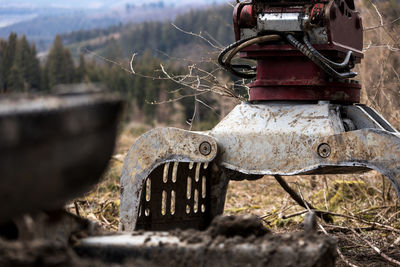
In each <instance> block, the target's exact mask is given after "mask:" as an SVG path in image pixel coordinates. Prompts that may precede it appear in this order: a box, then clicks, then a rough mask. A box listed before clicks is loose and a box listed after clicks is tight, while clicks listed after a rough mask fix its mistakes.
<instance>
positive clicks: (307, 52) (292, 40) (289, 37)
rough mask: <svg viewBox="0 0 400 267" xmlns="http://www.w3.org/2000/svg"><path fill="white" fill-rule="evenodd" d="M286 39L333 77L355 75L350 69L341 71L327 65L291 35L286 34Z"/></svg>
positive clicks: (342, 77)
mask: <svg viewBox="0 0 400 267" xmlns="http://www.w3.org/2000/svg"><path fill="white" fill-rule="evenodd" d="M286 39H287V41H288V42H289V43H290V44H291V45H293V46H294V47H296V48H297V49H298V50H299V51H300V52H301V53H302V54H303V55H305V56H306V57H308V58H309V59H310V60H311V61H312V62H314V63H315V64H316V65H317V66H318V67H320V68H321V69H323V70H324V71H325V72H326V73H327V74H328V75H330V76H332V77H334V78H337V79H348V78H353V77H355V76H356V75H357V73H356V72H352V71H350V72H343V73H339V72H337V71H336V70H334V69H333V68H332V67H331V66H330V65H328V64H327V63H325V62H324V61H321V60H320V59H319V58H318V57H317V56H316V55H315V54H314V53H313V52H312V51H311V50H310V49H308V48H307V47H306V46H305V45H303V44H302V43H300V42H299V41H298V40H297V39H296V38H294V36H293V35H291V34H287V35H286Z"/></svg>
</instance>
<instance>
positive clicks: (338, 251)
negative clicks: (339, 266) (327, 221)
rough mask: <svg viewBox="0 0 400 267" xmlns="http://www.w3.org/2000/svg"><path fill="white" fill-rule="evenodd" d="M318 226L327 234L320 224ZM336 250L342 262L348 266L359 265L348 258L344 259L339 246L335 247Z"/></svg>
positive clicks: (354, 266)
mask: <svg viewBox="0 0 400 267" xmlns="http://www.w3.org/2000/svg"><path fill="white" fill-rule="evenodd" d="M318 226H319V228H320V229H321V230H322V232H324V234H325V235H327V236H329V234H328V232H327V231H326V230H325V228H324V227H323V226H322V225H321V224H318ZM336 251H337V253H338V255H339V257H340V258H341V259H342V261H343V262H344V263H346V264H347V265H348V266H351V267H359V266H358V265H355V264H353V263H351V262H350V261H349V260H348V259H346V257H345V256H344V255H343V254H342V252H341V251H340V250H339V248H337V249H336Z"/></svg>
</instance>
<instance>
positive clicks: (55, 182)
mask: <svg viewBox="0 0 400 267" xmlns="http://www.w3.org/2000/svg"><path fill="white" fill-rule="evenodd" d="M121 111H122V101H121V100H120V99H119V98H118V97H116V96H114V95H104V94H82V93H81V94H63V95H53V96H40V95H35V96H33V95H31V96H29V95H5V96H2V97H1V98H0V152H1V153H0V188H1V190H0V191H1V194H0V202H1V210H2V212H1V213H0V223H4V222H7V221H10V220H12V219H14V218H16V217H19V216H20V215H22V214H25V213H34V212H38V211H41V210H45V211H51V210H56V209H59V208H62V207H63V205H64V204H65V203H66V202H67V201H68V200H70V199H72V198H74V197H77V196H79V195H80V194H82V193H84V192H86V191H87V190H89V189H90V187H91V186H92V185H94V184H95V183H96V182H97V181H98V180H99V178H100V176H101V174H102V173H103V171H104V170H105V168H106V166H107V163H108V161H109V159H110V158H111V155H112V153H113V150H114V144H115V137H116V130H117V121H118V118H119V115H120V114H121Z"/></svg>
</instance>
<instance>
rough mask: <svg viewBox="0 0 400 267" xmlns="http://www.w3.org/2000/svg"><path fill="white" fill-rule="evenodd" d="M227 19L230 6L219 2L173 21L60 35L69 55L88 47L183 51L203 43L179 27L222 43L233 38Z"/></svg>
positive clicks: (118, 51)
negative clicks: (216, 4) (188, 46)
mask: <svg viewBox="0 0 400 267" xmlns="http://www.w3.org/2000/svg"><path fill="white" fill-rule="evenodd" d="M231 21H232V7H231V6H229V5H221V6H219V7H217V8H212V9H205V10H196V11H195V10H190V11H189V12H188V13H186V14H183V15H179V16H177V18H176V19H175V20H173V21H167V22H156V21H153V22H144V23H141V24H129V25H125V26H120V27H109V28H107V29H95V30H89V31H78V32H73V33H70V34H64V35H62V39H63V41H64V43H65V44H67V45H68V47H69V48H70V49H71V52H72V54H73V55H79V54H80V53H81V52H85V51H86V52H87V50H90V51H92V52H98V53H100V54H101V55H103V56H105V57H111V58H114V59H116V58H119V59H124V58H125V59H126V58H129V57H130V55H131V53H132V52H135V53H139V54H140V53H143V52H144V51H145V50H147V49H149V50H151V51H152V52H153V53H154V54H157V55H159V56H160V55H161V54H160V53H159V52H157V51H162V52H164V53H167V54H185V53H187V52H188V51H185V52H184V51H182V50H183V49H185V48H184V46H187V45H188V44H191V43H193V42H195V43H196V44H205V42H202V41H201V40H200V39H199V38H196V37H194V36H192V35H190V34H187V33H184V32H183V31H187V32H193V33H200V32H201V33H202V34H203V35H204V36H205V37H206V38H208V39H210V40H213V41H214V42H215V43H216V44H219V45H220V46H221V47H222V46H224V45H227V44H229V43H231V42H232V41H233V28H232V24H231ZM173 25H176V26H177V27H178V28H180V29H182V31H181V30H179V29H177V28H176V27H174V26H173ZM179 50H181V51H179Z"/></svg>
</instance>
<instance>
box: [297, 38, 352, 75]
mask: <svg viewBox="0 0 400 267" xmlns="http://www.w3.org/2000/svg"><path fill="white" fill-rule="evenodd" d="M303 41H304V44H305V45H306V46H307V48H308V49H309V50H310V51H311V52H312V53H313V54H314V55H315V56H316V57H318V59H319V60H321V61H324V62H325V63H327V64H328V65H330V66H331V67H333V68H335V69H349V68H350V67H349V61H350V58H351V55H352V54H353V52H352V51H348V52H347V54H346V58H345V59H344V60H343V62H342V63H336V62H333V61H331V60H330V59H328V58H326V57H324V56H323V55H322V54H321V53H319V52H318V50H316V49H315V48H314V47H313V46H312V44H311V43H310V42H309V41H308V38H307V36H306V35H304V37H303Z"/></svg>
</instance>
